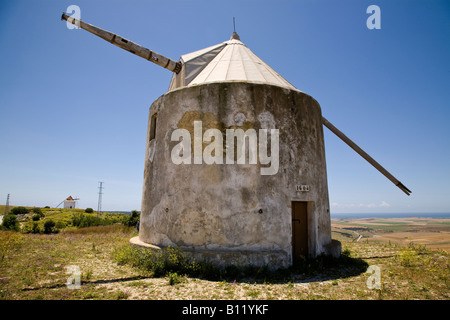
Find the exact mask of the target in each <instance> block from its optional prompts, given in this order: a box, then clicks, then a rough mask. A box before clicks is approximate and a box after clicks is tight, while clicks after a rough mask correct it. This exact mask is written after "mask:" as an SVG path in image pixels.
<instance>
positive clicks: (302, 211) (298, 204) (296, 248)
mask: <svg viewBox="0 0 450 320" xmlns="http://www.w3.org/2000/svg"><path fill="white" fill-rule="evenodd" d="M307 207H308V203H307V202H306V201H293V202H292V256H293V260H294V263H295V262H296V261H298V260H299V259H300V256H304V257H307V256H308V212H307Z"/></svg>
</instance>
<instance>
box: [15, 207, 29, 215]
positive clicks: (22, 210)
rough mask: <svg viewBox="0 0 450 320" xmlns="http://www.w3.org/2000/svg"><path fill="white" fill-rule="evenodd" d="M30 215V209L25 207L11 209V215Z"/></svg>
mask: <svg viewBox="0 0 450 320" xmlns="http://www.w3.org/2000/svg"><path fill="white" fill-rule="evenodd" d="M27 213H28V209H27V208H25V207H14V208H12V209H11V214H15V215H18V214H27Z"/></svg>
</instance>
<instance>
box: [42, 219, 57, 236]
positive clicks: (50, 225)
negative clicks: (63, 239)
mask: <svg viewBox="0 0 450 320" xmlns="http://www.w3.org/2000/svg"><path fill="white" fill-rule="evenodd" d="M54 228H55V222H54V221H53V220H47V221H45V223H44V233H46V234H49V233H52V232H54V231H55V230H54Z"/></svg>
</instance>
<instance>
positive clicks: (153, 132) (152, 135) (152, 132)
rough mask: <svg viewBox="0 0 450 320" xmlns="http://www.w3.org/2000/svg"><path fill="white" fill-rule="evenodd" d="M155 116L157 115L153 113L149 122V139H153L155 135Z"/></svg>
mask: <svg viewBox="0 0 450 320" xmlns="http://www.w3.org/2000/svg"><path fill="white" fill-rule="evenodd" d="M156 117H157V114H156V113H155V114H154V115H153V116H152V120H151V122H150V141H152V140H153V139H155V136H156Z"/></svg>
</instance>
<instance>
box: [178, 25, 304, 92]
mask: <svg viewBox="0 0 450 320" xmlns="http://www.w3.org/2000/svg"><path fill="white" fill-rule="evenodd" d="M180 61H181V62H182V64H183V67H182V69H181V71H180V72H179V73H178V74H176V73H174V74H173V77H172V81H171V82H170V86H169V91H170V90H174V89H177V88H181V87H185V86H191V85H199V84H203V83H209V82H227V81H245V82H253V83H266V84H271V85H276V86H280V87H284V88H288V89H294V90H296V88H295V87H294V86H293V85H292V84H290V83H289V82H288V81H287V80H286V79H284V78H283V77H282V76H280V75H279V74H278V73H277V72H276V71H275V70H273V69H272V68H271V67H269V65H267V64H266V63H265V62H264V61H262V60H261V59H260V58H259V57H258V56H256V55H255V54H254V53H253V52H252V51H251V50H250V49H249V48H247V46H246V45H245V44H243V43H242V42H241V41H240V39H239V36H238V35H237V33H236V32H234V33H233V35H232V36H231V38H230V40H228V41H225V42H222V43H220V44H217V45H215V46H211V47H208V48H205V49H202V50H198V51H195V52H192V53H188V54H185V55H182V56H181V58H180Z"/></svg>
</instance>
